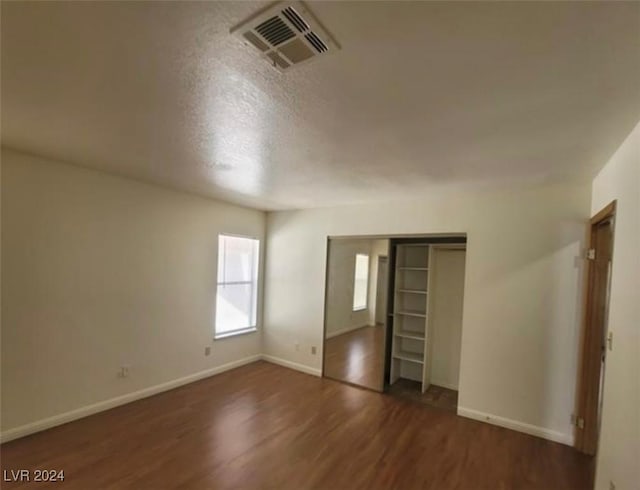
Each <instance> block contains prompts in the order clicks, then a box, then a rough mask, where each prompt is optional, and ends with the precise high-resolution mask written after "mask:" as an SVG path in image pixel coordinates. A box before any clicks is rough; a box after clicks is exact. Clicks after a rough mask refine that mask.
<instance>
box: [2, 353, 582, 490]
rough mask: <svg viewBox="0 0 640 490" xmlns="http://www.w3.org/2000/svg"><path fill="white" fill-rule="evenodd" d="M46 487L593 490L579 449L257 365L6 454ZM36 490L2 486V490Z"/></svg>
mask: <svg viewBox="0 0 640 490" xmlns="http://www.w3.org/2000/svg"><path fill="white" fill-rule="evenodd" d="M1 451H2V463H1V465H2V469H3V470H11V469H14V470H15V469H21V468H25V469H35V468H40V469H63V470H64V471H65V481H64V482H63V483H55V484H51V483H50V484H44V485H43V484H40V485H41V487H46V488H50V489H54V488H69V489H81V490H88V489H98V488H99V489H136V490H139V489H165V488H166V489H168V488H181V489H227V488H228V489H274V490H275V489H278V490H288V489H291V490H302V489H331V490H342V489H367V490H370V489H434V490H436V489H437V490H447V489H460V490H467V489H468V490H480V489H488V490H489V489H490V490H499V489H503V490H515V489H536V490H553V489H558V490H560V489H561V490H569V489H576V490H578V489H579V490H585V489H588V488H590V477H589V474H590V465H591V459H590V458H588V457H585V456H583V455H581V454H579V453H577V452H576V451H574V450H573V449H572V448H569V447H567V446H563V445H560V444H556V443H552V442H548V441H544V440H542V439H538V438H535V437H532V436H528V435H525V434H520V433H517V432H512V431H509V430H506V429H502V428H499V427H494V426H491V425H488V424H484V423H481V422H476V421H473V420H468V419H464V418H461V417H457V416H455V415H453V414H451V413H449V412H446V411H444V410H437V409H430V408H428V407H424V406H421V405H418V404H415V403H408V402H405V401H403V400H399V399H397V398H393V397H390V396H386V395H382V394H379V393H375V392H373V391H369V390H363V389H359V388H354V387H352V386H348V385H345V384H343V383H338V382H336V381H332V380H328V379H321V378H316V377H312V376H309V375H306V374H302V373H299V372H296V371H291V370H289V369H285V368H282V367H279V366H275V365H272V364H268V363H265V362H257V363H254V364H251V365H247V366H244V367H241V368H238V369H235V370H233V371H229V372H226V373H224V374H220V375H218V376H214V377H211V378H208V379H205V380H202V381H199V382H196V383H192V384H190V385H187V386H183V387H181V388H177V389H175V390H172V391H169V392H166V393H162V394H160V395H156V396H154V397H151V398H147V399H144V400H140V401H137V402H134V403H130V404H128V405H125V406H122V407H118V408H115V409H112V410H109V411H107V412H103V413H100V414H96V415H93V416H91V417H87V418H85V419H82V420H78V421H76V422H72V423H70V424H67V425H64V426H60V427H57V428H54V429H51V430H48V431H46V432H42V433H39V434H35V435H32V436H29V437H26V438H23V439H19V440H16V441H12V442H9V443H6V444H4V445H3V446H2V447H1ZM17 487H20V488H36V487H38V484H36V483H33V482H30V483H27V484H23V485H16V484H11V483H7V482H4V484H3V486H2V488H3V489H9V488H17Z"/></svg>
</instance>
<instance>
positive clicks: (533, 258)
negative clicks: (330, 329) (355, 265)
mask: <svg viewBox="0 0 640 490" xmlns="http://www.w3.org/2000/svg"><path fill="white" fill-rule="evenodd" d="M589 203H590V187H589V186H588V185H586V184H584V185H582V184H579V185H578V184H576V185H571V184H566V185H555V186H540V187H533V188H523V189H510V190H505V191H502V192H489V191H487V192H472V191H470V190H465V191H464V192H451V193H444V192H441V193H429V194H426V195H424V196H423V197H421V198H420V199H415V200H408V201H398V202H386V203H378V204H370V205H358V206H345V207H339V208H327V209H316V210H306V211H289V212H273V213H268V215H267V229H268V236H267V247H268V257H267V264H266V267H267V269H266V274H265V278H266V284H265V291H266V292H267V294H266V298H265V328H264V337H263V339H264V350H265V352H266V353H267V354H269V355H271V356H275V357H277V358H281V359H285V360H287V361H289V362H295V363H298V364H300V365H304V366H308V367H312V368H315V369H318V368H320V366H321V359H322V354H321V351H320V348H321V346H322V319H323V307H324V281H325V256H326V250H325V248H326V238H327V236H328V235H332V236H337V235H345V236H346V235H352V236H353V235H358V234H369V235H387V234H404V233H464V232H466V233H467V237H468V249H467V262H466V280H465V304H464V319H463V333H462V364H461V366H460V400H459V403H460V407H461V413H464V414H465V415H467V416H475V417H479V418H483V419H484V418H485V417H486V414H490V415H489V416H490V417H492V418H493V420H494V421H495V422H496V423H500V424H502V425H509V426H513V427H514V428H518V429H520V430H525V431H528V432H531V433H535V434H538V435H542V436H545V437H549V438H552V439H556V440H561V441H564V442H568V441H570V440H571V427H570V423H569V421H570V414H571V412H572V410H573V406H574V387H575V379H576V357H577V355H576V354H577V336H578V332H579V326H580V308H581V291H582V288H581V281H582V273H583V261H582V260H580V259H579V258H578V257H580V255H581V252H582V249H583V248H584V243H583V242H584V237H585V220H586V219H587V218H588V212H589ZM293 339H296V340H298V341H299V342H300V343H301V348H300V350H299V351H296V350H295V347H294V345H293V343H292V340H293ZM310 346H318V348H319V350H318V355H315V356H314V355H312V354H311V352H310V349H309V347H310Z"/></svg>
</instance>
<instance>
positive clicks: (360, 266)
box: [353, 254, 369, 310]
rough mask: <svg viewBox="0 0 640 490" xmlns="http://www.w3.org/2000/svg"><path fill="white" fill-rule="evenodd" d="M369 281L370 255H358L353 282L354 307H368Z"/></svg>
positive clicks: (356, 308) (355, 308)
mask: <svg viewBox="0 0 640 490" xmlns="http://www.w3.org/2000/svg"><path fill="white" fill-rule="evenodd" d="M368 282H369V256H368V255H365V254H357V255H356V267H355V277H354V283H353V309H354V310H363V309H365V308H366V307H367V284H368Z"/></svg>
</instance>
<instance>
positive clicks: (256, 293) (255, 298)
mask: <svg viewBox="0 0 640 490" xmlns="http://www.w3.org/2000/svg"><path fill="white" fill-rule="evenodd" d="M221 237H229V238H244V239H247V240H255V241H256V242H257V244H258V247H257V248H258V249H257V251H256V259H257V260H258V264H257V269H256V279H255V287H254V288H253V290H252V293H253V295H252V304H253V305H255V322H254V323H255V324H254V325H252V326H248V327H243V328H239V329H236V330H227V331H226V332H220V333H218V328H217V327H218V326H217V325H216V321H217V311H218V288H219V287H220V286H221V285H222V286H224V285H241V284H252V285H253V280H250V281H230V282H220V281H219V279H218V278H219V273H218V271H217V267H218V266H219V263H220V253H221V251H220V238H221ZM260 246H261V243H260V239H259V238H257V237H254V236H246V235H234V234H231V233H218V257H217V261H216V300H215V301H216V310H215V312H214V316H213V339H214V340H221V339H227V338H230V337H235V336H236V335H243V334H247V333H252V332H256V331H257V330H258V320H259V318H258V317H259V310H260ZM252 267H256V266H254V265H252Z"/></svg>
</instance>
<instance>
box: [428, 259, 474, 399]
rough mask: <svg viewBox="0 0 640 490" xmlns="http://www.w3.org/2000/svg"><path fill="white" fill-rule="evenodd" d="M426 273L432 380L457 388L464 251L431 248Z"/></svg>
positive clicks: (438, 383)
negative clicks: (428, 287) (428, 284)
mask: <svg viewBox="0 0 640 490" xmlns="http://www.w3.org/2000/svg"><path fill="white" fill-rule="evenodd" d="M431 253H432V254H433V256H432V257H431V270H430V271H429V274H430V275H431V278H430V287H431V291H430V292H429V295H430V297H429V300H430V301H431V305H430V309H429V315H430V317H431V318H430V319H429V329H430V338H429V341H430V342H431V345H432V347H431V350H430V353H431V356H430V357H431V359H430V362H431V380H430V381H431V383H432V384H434V385H437V386H444V387H445V388H450V389H452V390H457V389H458V386H459V380H460V348H461V345H462V311H463V305H464V262H465V255H466V252H465V251H464V250H451V249H438V248H432V249H431Z"/></svg>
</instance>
